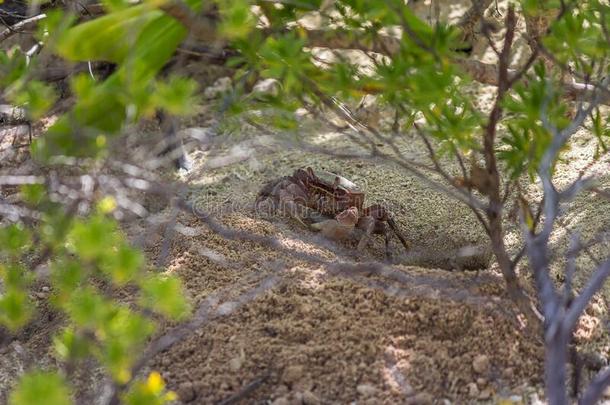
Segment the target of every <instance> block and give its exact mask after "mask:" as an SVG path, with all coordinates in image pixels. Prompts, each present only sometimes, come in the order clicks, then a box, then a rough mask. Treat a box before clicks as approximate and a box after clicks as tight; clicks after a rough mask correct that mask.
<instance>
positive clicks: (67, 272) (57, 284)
mask: <svg viewBox="0 0 610 405" xmlns="http://www.w3.org/2000/svg"><path fill="white" fill-rule="evenodd" d="M84 279H85V270H84V269H83V266H82V264H81V263H80V262H78V261H76V260H70V259H63V260H58V261H56V262H53V263H52V264H51V282H52V284H53V287H54V293H55V295H54V297H53V300H54V303H55V304H56V305H59V306H61V305H63V304H65V303H66V302H67V301H68V300H69V299H70V296H71V295H72V293H73V292H75V291H76V290H77V288H78V287H80V285H81V283H82V282H83V281H84Z"/></svg>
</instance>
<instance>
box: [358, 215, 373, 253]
mask: <svg viewBox="0 0 610 405" xmlns="http://www.w3.org/2000/svg"><path fill="white" fill-rule="evenodd" d="M358 227H359V228H363V229H364V235H362V238H360V242H358V250H363V249H364V248H366V245H367V243H368V241H369V239H370V237H371V235H372V234H373V231H374V230H375V218H373V217H371V216H366V217H362V218H360V221H359V223H358Z"/></svg>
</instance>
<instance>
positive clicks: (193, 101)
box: [153, 76, 198, 115]
mask: <svg viewBox="0 0 610 405" xmlns="http://www.w3.org/2000/svg"><path fill="white" fill-rule="evenodd" d="M197 90H198V84H197V82H196V81H194V80H192V79H188V78H182V77H177V76H172V77H170V78H169V80H168V81H167V82H159V83H157V88H156V91H155V92H154V98H153V101H154V104H155V106H156V107H160V108H162V109H164V110H166V111H167V112H169V113H170V114H173V115H189V114H193V113H194V112H195V111H196V110H195V108H196V106H197V102H198V99H197V97H196V95H195V94H196V92H197Z"/></svg>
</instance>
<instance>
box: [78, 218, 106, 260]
mask: <svg viewBox="0 0 610 405" xmlns="http://www.w3.org/2000/svg"><path fill="white" fill-rule="evenodd" d="M68 239H69V241H70V245H71V246H72V248H73V250H74V253H76V254H78V255H79V256H80V257H82V258H83V259H85V260H94V259H99V258H100V257H102V256H105V255H107V254H109V253H110V252H112V251H113V248H114V246H115V244H116V242H117V240H118V236H117V230H116V224H115V223H114V221H112V220H111V219H109V218H106V217H104V216H102V215H96V216H93V217H91V218H89V220H77V221H76V222H75V223H74V225H73V227H72V231H71V232H70V235H69V238H68Z"/></svg>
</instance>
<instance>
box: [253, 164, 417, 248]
mask: <svg viewBox="0 0 610 405" xmlns="http://www.w3.org/2000/svg"><path fill="white" fill-rule="evenodd" d="M364 199H365V193H364V192H363V191H362V189H361V188H360V187H358V186H357V185H356V184H355V183H353V182H351V181H350V180H348V179H346V178H345V177H342V176H339V175H337V174H335V173H331V172H325V171H318V172H315V173H314V171H313V169H312V168H311V167H307V168H300V169H297V170H295V172H294V173H293V174H292V176H284V177H281V178H279V179H277V180H274V181H272V182H270V183H268V184H266V185H265V186H264V187H263V188H262V189H261V191H260V193H259V194H258V197H257V199H256V207H257V208H259V207H260V206H261V204H263V203H264V202H267V203H270V204H271V208H272V209H275V210H279V211H281V212H283V213H285V214H288V215H289V216H291V217H293V218H294V219H296V220H297V221H298V222H300V223H301V224H302V225H304V226H305V227H307V228H309V229H312V230H314V231H320V232H321V233H322V234H323V235H324V236H326V237H328V238H329V239H333V240H340V239H346V238H349V237H350V236H351V235H353V233H354V229H360V230H361V231H363V234H362V236H361V238H360V241H359V243H358V250H359V251H362V249H364V248H365V247H366V246H367V244H368V241H369V239H370V237H371V235H373V234H381V235H383V236H384V238H385V248H386V255H387V256H388V257H390V250H389V242H390V233H389V230H388V226H389V228H390V229H391V230H392V231H393V233H394V234H395V235H396V236H397V237H398V239H399V240H400V242H401V243H402V245H403V246H404V247H405V249H407V250H408V249H409V244H408V242H407V241H406V239H405V238H404V236H403V235H402V233H401V232H400V231H399V229H398V227H397V225H396V222H395V221H394V219H393V218H392V217H391V216H390V214H389V212H388V210H387V209H386V208H385V207H383V206H382V205H379V204H374V205H371V206H369V207H366V208H363V206H364ZM312 211H313V214H312ZM305 221H308V222H310V223H309V224H306V223H305ZM386 225H387V226H386Z"/></svg>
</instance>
